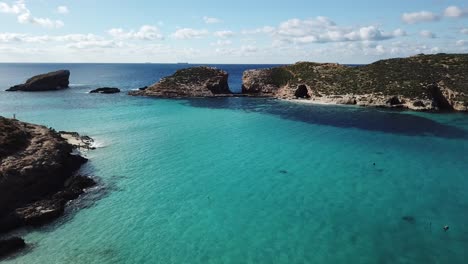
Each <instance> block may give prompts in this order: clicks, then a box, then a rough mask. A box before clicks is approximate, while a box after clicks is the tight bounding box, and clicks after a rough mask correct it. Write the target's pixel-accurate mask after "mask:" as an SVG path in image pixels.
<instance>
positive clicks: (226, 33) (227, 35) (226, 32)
mask: <svg viewBox="0 0 468 264" xmlns="http://www.w3.org/2000/svg"><path fill="white" fill-rule="evenodd" d="M213 35H215V36H216V37H218V38H230V37H232V36H234V32H232V31H230V30H222V31H216V32H215V33H213Z"/></svg>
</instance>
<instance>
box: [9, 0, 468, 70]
mask: <svg viewBox="0 0 468 264" xmlns="http://www.w3.org/2000/svg"><path fill="white" fill-rule="evenodd" d="M441 52H443V53H468V0H453V1H450V0H393V1H388V0H386V1H376V0H375V1H370V0H365V1H364V0H352V1H337V0H325V1H324V0H320V1H315V0H288V1H273V0H269V1H264V0H235V1H220V0H207V1H203V0H199V1H181V0H170V1H160V0H153V1H151V0H133V1H128V0H119V1H115V0H112V1H111V0H98V1H96V0H79V1H78V0H74V1H72V0H16V1H11V0H0V62H109V63H145V62H152V63H176V62H189V63H213V64H224V63H226V64H228V63H233V64H283V63H294V62H297V61H314V62H338V63H356V64H358V63H370V62H373V61H376V60H379V59H385V58H393V57H406V56H412V55H416V54H420V53H425V54H431V53H441Z"/></svg>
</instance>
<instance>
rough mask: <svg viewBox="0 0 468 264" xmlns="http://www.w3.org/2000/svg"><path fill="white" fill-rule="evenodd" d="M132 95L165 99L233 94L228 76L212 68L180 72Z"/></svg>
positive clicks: (197, 68) (195, 68)
mask: <svg viewBox="0 0 468 264" xmlns="http://www.w3.org/2000/svg"><path fill="white" fill-rule="evenodd" d="M129 94H130V95H143V96H153V97H163V98H184V97H210V96H220V95H228V94H231V91H230V90H229V85H228V74H227V73H226V72H225V71H222V70H219V69H216V68H211V67H204V66H201V67H194V68H188V69H182V70H178V71H177V72H176V73H175V74H174V75H172V76H169V77H166V78H163V79H162V80H161V81H159V82H158V83H156V84H154V85H152V86H150V87H148V88H146V89H144V90H138V91H131V92H129Z"/></svg>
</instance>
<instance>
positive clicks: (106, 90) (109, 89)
mask: <svg viewBox="0 0 468 264" xmlns="http://www.w3.org/2000/svg"><path fill="white" fill-rule="evenodd" d="M89 93H102V94H115V93H120V89H119V88H113V87H102V88H97V89H94V90H92V91H91V92H89Z"/></svg>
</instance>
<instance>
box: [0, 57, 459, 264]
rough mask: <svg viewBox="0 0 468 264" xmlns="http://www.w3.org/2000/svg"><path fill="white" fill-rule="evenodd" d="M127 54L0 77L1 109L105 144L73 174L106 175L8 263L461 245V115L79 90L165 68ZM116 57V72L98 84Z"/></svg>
mask: <svg viewBox="0 0 468 264" xmlns="http://www.w3.org/2000/svg"><path fill="white" fill-rule="evenodd" d="M7 66H9V67H7ZM10 66H11V65H1V66H0V69H3V70H4V71H8V69H10V71H11V72H12V73H13V72H14V73H17V75H18V76H16V78H15V76H14V75H13V76H10V75H9V77H8V78H7V77H5V75H3V74H2V78H3V79H0V84H1V85H3V86H8V85H12V84H15V83H16V82H20V81H22V80H23V79H24V78H26V77H27V76H29V75H31V74H35V73H37V72H34V71H33V70H31V68H30V67H32V66H30V65H26V66H25V65H16V66H15V67H17V68H11V67H12V66H11V67H10ZM33 66H34V65H33ZM60 66H62V65H60ZM35 67H39V66H37V65H36V66H35ZM43 67H44V69H49V68H47V67H49V66H48V65H46V66H43ZM73 67H75V69H73ZM80 67H82V68H80ZM90 67H91V68H90ZM93 67H94V68H93ZM138 67H141V68H135V67H134V65H133V66H132V65H117V66H116V65H104V66H102V65H101V66H96V65H94V66H92V65H91V66H89V65H88V66H86V67H85V66H83V65H71V66H70V67H68V68H72V76H75V77H74V79H73V77H72V83H76V84H80V85H77V86H74V87H73V88H72V89H69V90H65V91H59V92H53V93H40V94H26V93H4V92H0V114H1V115H5V116H11V115H12V114H13V113H16V114H17V116H19V117H20V118H21V119H23V120H26V121H30V122H35V123H40V124H44V125H47V126H52V127H54V128H56V129H60V130H73V131H78V132H81V133H83V134H88V135H90V136H92V137H94V138H95V139H96V140H97V141H98V142H99V143H101V144H102V146H103V147H102V148H99V149H97V150H96V151H93V152H90V153H89V154H88V156H89V158H91V162H90V163H89V164H88V165H86V166H85V167H84V168H83V170H82V173H88V174H91V175H96V176H98V177H100V179H101V182H102V185H103V186H104V187H105V189H104V190H101V192H98V193H94V194H92V195H91V196H88V197H87V198H86V199H84V200H83V201H81V202H79V203H75V204H73V205H72V206H71V207H70V211H72V213H70V214H69V215H68V217H65V218H63V219H61V220H60V221H59V222H57V223H56V224H54V225H52V226H49V227H47V228H44V229H39V230H34V231H32V232H31V233H29V234H28V235H26V240H27V241H28V242H31V243H33V245H34V246H33V248H32V249H31V250H30V251H29V252H28V253H27V254H24V255H20V256H18V257H17V258H14V259H9V260H6V261H5V263H465V261H466V259H468V252H467V251H466V248H467V247H468V224H467V223H468V222H467V221H466V219H468V192H467V191H466V190H467V188H468V177H467V169H468V157H467V155H466V154H467V151H468V138H467V135H468V134H467V133H468V116H467V115H464V114H428V113H411V112H394V111H385V110H378V109H366V108H356V107H336V106H319V105H308V104H296V103H289V102H282V101H276V100H268V99H249V98H227V99H194V100H159V99H147V98H134V97H128V96H126V95H125V94H119V95H90V94H87V93H86V92H87V91H89V90H90V88H91V86H92V85H93V84H94V83H98V84H99V85H96V86H101V85H106V86H109V85H116V86H119V87H122V88H123V89H127V90H128V89H132V88H134V87H135V88H136V87H139V86H144V85H147V84H149V83H151V82H153V81H155V80H157V79H159V78H160V77H162V76H159V75H162V74H166V73H165V72H166V71H167V72H169V74H170V72H171V71H172V70H173V69H172V68H164V67H163V68H162V69H164V71H163V70H161V71H158V72H159V73H158V74H159V75H158V74H154V72H155V71H156V70H155V68H145V67H156V66H154V65H153V66H151V65H150V66H145V65H141V66H138ZM171 67H176V66H175V65H173V66H171ZM225 67H227V69H226V70H228V71H230V68H229V67H231V66H225ZM232 67H237V68H236V69H237V70H238V72H241V71H240V70H239V69H243V68H248V66H243V67H239V66H232ZM12 69H14V71H13V70H12ZM34 69H36V68H34ZM174 69H175V68H174ZM36 70H37V69H36ZM37 71H38V70H37ZM45 71H46V70H45ZM232 71H234V72H236V70H235V69H233V70H232ZM74 72H75V75H73V74H74ZM116 72H117V73H118V76H121V77H118V78H117V77H116V78H117V79H116V80H119V83H110V84H109V83H107V82H108V81H109V80H111V79H112V78H110V77H109V79H106V78H108V77H103V76H108V75H110V76H114V75H113V74H115V73H116ZM19 73H21V74H19ZM150 73H153V74H150ZM19 75H21V76H23V75H24V77H21V78H20V76H19ZM231 75H233V74H231ZM234 76H237V77H240V75H239V73H237V75H236V74H234ZM231 77H232V76H231ZM237 77H236V78H237ZM12 79H15V80H16V79H20V81H15V80H12ZM233 82H234V83H235V81H233ZM374 163H375V165H374ZM102 194H104V195H102ZM78 207H83V209H82V210H79V211H78V210H76V208H78ZM444 225H450V231H449V232H444V231H443V230H442V227H443V226H444Z"/></svg>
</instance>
